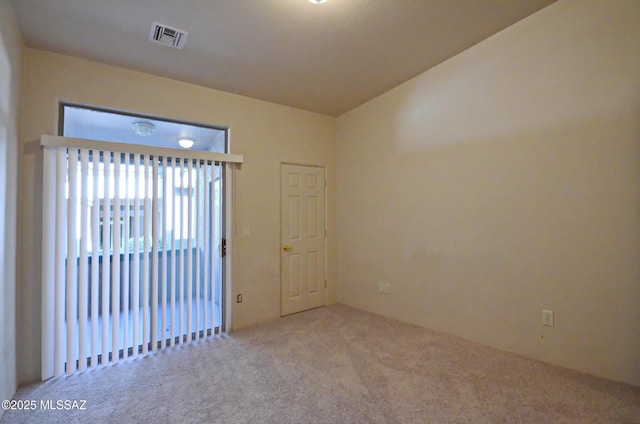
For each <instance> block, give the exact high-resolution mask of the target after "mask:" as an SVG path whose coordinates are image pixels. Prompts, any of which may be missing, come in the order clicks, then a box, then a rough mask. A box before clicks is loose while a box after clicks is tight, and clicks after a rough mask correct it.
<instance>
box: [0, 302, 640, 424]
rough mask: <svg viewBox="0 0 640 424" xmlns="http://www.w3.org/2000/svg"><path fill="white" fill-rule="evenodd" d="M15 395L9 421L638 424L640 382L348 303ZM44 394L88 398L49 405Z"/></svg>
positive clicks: (4, 421) (4, 423) (52, 397)
mask: <svg viewBox="0 0 640 424" xmlns="http://www.w3.org/2000/svg"><path fill="white" fill-rule="evenodd" d="M15 399H18V400H28V401H32V400H35V401H36V402H34V403H36V404H37V409H36V410H34V411H12V410H9V411H6V412H5V414H4V416H3V417H2V420H1V421H0V422H1V423H2V424H9V423H49V422H61V423H73V422H82V423H84V422H87V423H137V422H138V423H225V424H226V423H278V424H281V423H296V424H297V423H536V424H538V423H554V424H555V423H581V424H582V423H640V388H637V387H631V386H627V385H623V384H618V383H612V382H608V381H605V380H601V379H597V378H594V377H589V376H586V375H582V374H578V373H575V372H572V371H568V370H564V369H560V368H556V367H553V366H549V365H545V364H542V363H540V362H536V361H533V360H529V359H526V358H523V357H520V356H516V355H512V354H509V353H505V352H501V351H498V350H495V349H491V348H488V347H484V346H481V345H478V344H475V343H471V342H468V341H465V340H461V339H458V338H455V337H452V336H447V335H443V334H440V333H435V332H432V331H429V330H426V329H423V328H420V327H416V326H412V325H408V324H403V323H400V322H397V321H394V320H391V319H387V318H382V317H379V316H376V315H372V314H369V313H366V312H362V311H359V310H356V309H351V308H348V307H345V306H341V305H336V306H331V307H327V308H320V309H316V310H312V311H307V312H304V313H301V314H297V315H293V316H290V317H286V318H283V319H281V320H279V321H277V322H275V323H272V324H268V325H264V326H260V327H256V328H253V329H250V330H243V331H238V332H235V333H233V334H232V335H230V336H223V337H220V338H216V339H210V340H207V341H201V342H199V343H195V344H191V345H188V346H184V347H179V348H174V349H173V350H169V351H166V352H162V353H158V354H155V355H150V356H147V357H145V358H139V359H136V360H132V361H129V362H126V363H121V364H117V365H114V366H110V367H106V368H103V369H99V370H94V371H89V372H85V373H82V374H77V375H73V376H70V377H66V378H60V379H56V380H51V381H48V382H46V383H43V384H39V385H33V386H29V387H25V388H22V389H20V390H19V391H18V393H17V395H16V398H15ZM40 400H52V401H54V402H53V405H57V404H56V402H55V401H58V400H60V401H64V400H67V401H74V400H76V401H80V400H84V401H86V403H85V404H84V407H85V409H84V410H69V411H65V410H42V409H41V405H40ZM68 405H70V406H74V405H73V404H68ZM61 406H62V407H63V408H64V407H65V404H64V403H63V404H61ZM75 406H83V405H81V404H80V403H79V404H76V405H75Z"/></svg>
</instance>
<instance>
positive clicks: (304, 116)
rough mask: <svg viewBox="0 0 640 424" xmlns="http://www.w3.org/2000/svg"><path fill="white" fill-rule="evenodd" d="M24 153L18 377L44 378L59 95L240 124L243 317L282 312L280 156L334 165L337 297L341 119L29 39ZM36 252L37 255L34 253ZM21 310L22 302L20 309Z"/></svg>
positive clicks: (250, 319)
mask: <svg viewBox="0 0 640 424" xmlns="http://www.w3.org/2000/svg"><path fill="white" fill-rule="evenodd" d="M24 81H25V83H24V93H23V96H24V103H23V107H24V119H23V122H24V125H23V128H22V137H21V148H22V154H21V155H20V180H19V182H20V189H21V193H20V194H21V196H20V204H19V207H20V223H19V231H20V234H21V237H20V241H21V242H20V243H19V254H20V256H21V257H22V258H25V261H23V262H22V263H21V264H20V266H19V277H20V281H21V284H20V286H19V288H18V302H19V303H18V306H19V307H18V311H19V315H20V316H19V319H20V321H19V325H18V334H19V337H18V349H19V352H20V353H21V354H20V358H19V360H18V378H19V381H20V382H22V383H25V382H30V381H36V380H38V379H39V378H40V314H39V311H40V302H41V289H40V280H41V278H40V260H41V252H40V231H41V213H40V209H41V204H42V202H41V191H42V190H41V179H42V172H41V160H42V158H41V153H40V149H39V148H38V147H37V141H36V140H38V138H39V137H40V135H41V134H56V133H57V122H58V121H57V120H58V102H59V101H68V102H77V103H83V104H88V105H97V106H104V107H108V108H115V109H120V110H126V111H133V112H140V113H144V114H151V115H159V116H166V117H175V118H179V119H183V120H191V121H197V122H204V123H210V124H217V125H223V126H229V127H230V128H231V150H232V153H240V154H244V157H245V163H244V164H243V165H242V168H241V169H240V170H239V171H238V172H237V179H236V196H237V197H236V228H242V227H243V226H250V227H251V237H236V238H235V250H234V254H235V268H234V274H235V275H234V295H235V294H236V293H243V295H244V302H243V303H242V304H239V305H234V306H235V308H234V317H233V318H234V327H235V328H236V329H237V328H241V327H244V326H248V325H253V324H256V323H260V322H265V321H268V320H273V319H276V318H277V317H279V316H280V279H279V278H280V265H279V255H280V233H279V228H280V224H279V222H280V221H279V216H280V215H279V213H280V204H279V195H280V177H279V175H280V162H295V163H304V164H317V165H324V166H326V167H327V176H328V184H329V194H328V205H329V206H328V210H329V214H328V224H329V249H328V250H329V252H330V254H329V264H330V267H329V273H328V277H329V278H328V285H329V293H328V301H329V303H332V302H335V300H336V298H337V289H336V278H335V270H334V268H333V266H332V265H331V264H333V263H335V259H334V257H333V256H334V255H333V252H335V228H336V225H335V222H336V217H335V190H333V187H335V119H334V118H331V117H328V116H323V115H319V114H315V113H310V112H305V111H301V110H298V109H293V108H289V107H284V106H279V105H275V104H271V103H267V102H263V101H258V100H254V99H250V98H247V97H241V96H237V95H232V94H228V93H223V92H220V91H216V90H211V89H206V88H203V87H199V86H195V85H190V84H185V83H181V82H177V81H173V80H169V79H165V78H159V77H155V76H152V75H148V74H144V73H139V72H133V71H130V70H126V69H122V68H117V67H112V66H106V65H103V64H99V63H95V62H90V61H86V60H80V59H77V58H72V57H68V56H62V55H56V54H52V53H47V52H43V51H39V50H33V49H27V50H26V52H25V72H24ZM27 258H28V260H27ZM20 311H21V312H20Z"/></svg>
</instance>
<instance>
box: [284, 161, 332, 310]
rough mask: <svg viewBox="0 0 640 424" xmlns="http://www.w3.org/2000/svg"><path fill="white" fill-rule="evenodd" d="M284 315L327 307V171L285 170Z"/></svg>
mask: <svg viewBox="0 0 640 424" xmlns="http://www.w3.org/2000/svg"><path fill="white" fill-rule="evenodd" d="M280 214H281V217H280V224H281V225H280V229H281V230H280V231H281V236H280V238H281V242H282V249H281V251H280V255H281V260H280V265H281V311H280V312H281V315H283V316H284V315H288V314H293V313H296V312H300V311H304V310H307V309H312V308H317V307H319V306H323V305H324V304H325V290H326V289H325V193H324V168H320V167H312V166H300V165H285V164H283V165H282V167H281V209H280Z"/></svg>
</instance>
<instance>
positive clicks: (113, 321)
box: [41, 137, 242, 379]
mask: <svg viewBox="0 0 640 424" xmlns="http://www.w3.org/2000/svg"><path fill="white" fill-rule="evenodd" d="M41 144H42V145H43V146H44V168H43V171H44V175H43V176H44V181H43V190H44V197H43V319H42V322H43V347H42V350H43V351H42V353H43V355H42V356H43V365H42V376H43V379H46V378H49V377H52V376H60V375H63V374H71V373H74V372H76V371H82V370H84V369H86V368H87V367H89V368H93V367H96V366H98V365H104V364H107V363H110V362H115V361H118V360H120V359H127V358H129V357H132V356H133V357H135V356H138V355H146V354H147V353H148V352H149V351H151V352H155V351H157V350H159V349H165V348H166V347H169V346H174V345H176V344H181V343H188V342H191V341H193V340H198V339H199V338H202V337H208V336H212V335H214V334H216V332H220V331H223V330H224V328H225V326H224V325H225V316H224V315H223V310H224V308H223V306H224V305H225V302H224V299H223V298H222V295H223V285H222V282H223V263H224V261H225V259H224V258H222V255H221V253H222V249H221V241H222V239H223V238H224V234H223V228H224V225H223V224H224V222H223V217H224V214H223V212H224V211H223V209H224V208H223V205H224V202H223V193H224V192H225V190H224V188H225V186H224V184H223V183H224V182H225V181H226V182H227V183H228V186H227V187H231V184H230V179H231V176H232V173H231V172H228V171H229V170H230V168H232V167H233V165H234V164H235V163H238V162H241V161H242V157H241V156H238V155H224V154H219V153H205V152H183V151H180V150H175V149H158V148H153V149H152V150H150V149H149V148H147V147H143V146H133V145H124V144H116V143H105V142H94V141H83V140H78V139H66V138H63V137H46V138H45V137H43V139H42V143H41ZM227 192H228V194H229V196H230V192H231V190H227ZM229 199H230V197H227V198H226V199H225V201H228V200H229ZM229 203H230V202H229ZM229 215H230V214H229ZM229 218H230V217H229Z"/></svg>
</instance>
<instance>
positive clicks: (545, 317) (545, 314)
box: [542, 309, 553, 327]
mask: <svg viewBox="0 0 640 424" xmlns="http://www.w3.org/2000/svg"><path fill="white" fill-rule="evenodd" d="M542 325H548V326H549V327H553V311H550V310H548V309H543V310H542Z"/></svg>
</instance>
